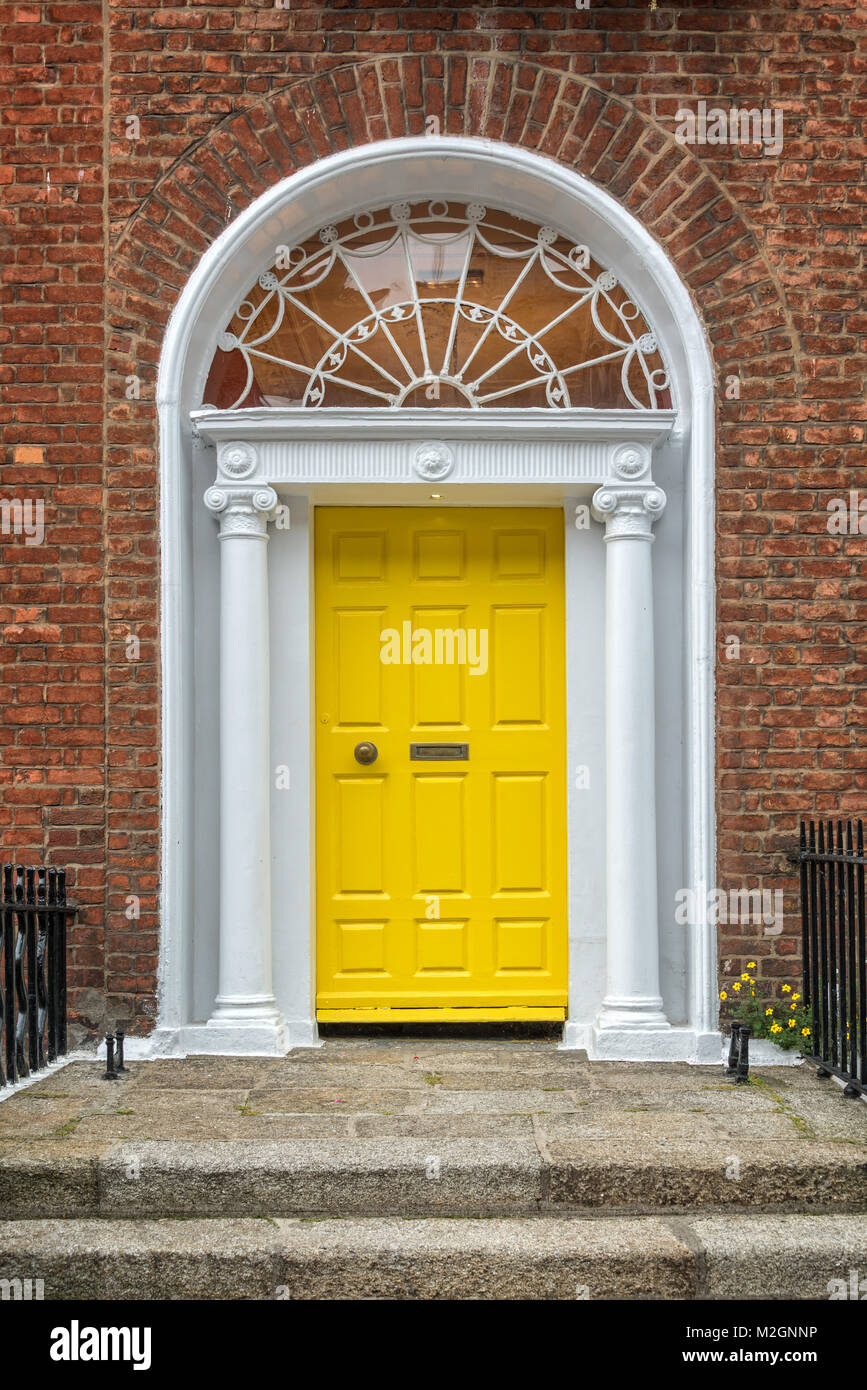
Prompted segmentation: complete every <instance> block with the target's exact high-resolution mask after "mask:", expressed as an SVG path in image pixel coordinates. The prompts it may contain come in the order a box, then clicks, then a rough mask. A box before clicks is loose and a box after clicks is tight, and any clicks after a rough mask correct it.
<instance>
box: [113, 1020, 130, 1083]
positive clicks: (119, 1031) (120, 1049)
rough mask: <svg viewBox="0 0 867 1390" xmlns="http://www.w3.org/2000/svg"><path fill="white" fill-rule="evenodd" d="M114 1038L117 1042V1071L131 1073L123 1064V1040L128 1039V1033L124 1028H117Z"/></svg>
mask: <svg viewBox="0 0 867 1390" xmlns="http://www.w3.org/2000/svg"><path fill="white" fill-rule="evenodd" d="M114 1036H115V1041H116V1042H117V1061H116V1062H115V1071H118V1072H121V1071H129V1067H125V1066H124V1064H123V1040H124V1038H125V1037H126V1033H125V1032H124V1031H123V1029H122V1028H117V1029H116V1030H115V1034H114Z"/></svg>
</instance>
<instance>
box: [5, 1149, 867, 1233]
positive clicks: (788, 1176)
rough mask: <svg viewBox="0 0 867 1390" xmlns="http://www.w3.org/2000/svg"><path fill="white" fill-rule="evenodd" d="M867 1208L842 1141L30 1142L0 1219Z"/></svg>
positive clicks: (14, 1156) (18, 1157)
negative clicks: (798, 1144)
mask: <svg viewBox="0 0 867 1390" xmlns="http://www.w3.org/2000/svg"><path fill="white" fill-rule="evenodd" d="M696 1211H701V1212H715V1211H719V1212H725V1211H731V1212H743V1211H753V1212H761V1211H764V1212H769V1213H783V1212H793V1213H794V1212H804V1213H809V1212H828V1213H834V1212H837V1213H845V1212H852V1213H855V1212H859V1211H862V1212H863V1211H867V1159H865V1150H864V1148H863V1146H861V1145H857V1144H852V1143H847V1142H846V1141H843V1140H841V1141H839V1142H836V1143H833V1142H820V1141H816V1142H812V1143H808V1144H802V1145H800V1146H798V1147H794V1146H788V1145H786V1144H783V1143H780V1142H778V1141H768V1142H766V1143H759V1142H757V1141H755V1140H754V1139H749V1140H738V1139H735V1138H727V1139H725V1140H720V1141H718V1142H716V1143H710V1142H703V1143H696V1142H694V1141H691V1140H687V1139H684V1140H683V1141H680V1140H677V1139H672V1140H670V1141H665V1140H663V1139H662V1138H656V1139H654V1140H650V1139H645V1140H644V1142H643V1143H642V1144H641V1145H638V1144H636V1142H635V1140H634V1138H631V1139H628V1140H626V1139H622V1138H621V1139H617V1138H614V1137H608V1138H587V1137H581V1138H577V1137H572V1138H563V1139H553V1138H551V1137H550V1136H548V1137H545V1136H544V1135H541V1134H540V1135H538V1136H537V1140H536V1142H534V1141H533V1140H531V1139H518V1138H503V1139H499V1140H498V1139H489V1138H485V1139H481V1138H472V1139H470V1138H458V1139H455V1138H448V1139H447V1138H443V1137H441V1136H440V1137H428V1138H423V1139H419V1138H395V1137H393V1136H392V1137H387V1138H386V1137H383V1138H375V1139H358V1138H356V1139H349V1138H347V1139H340V1140H334V1139H298V1140H272V1141H264V1140H262V1141H260V1140H194V1141H184V1140H158V1141H157V1140H150V1141H149V1140H138V1141H125V1142H116V1143H110V1142H109V1143H106V1142H102V1141H87V1140H77V1139H75V1138H74V1137H73V1138H70V1139H66V1140H64V1141H63V1142H62V1143H58V1142H55V1143H53V1144H50V1143H48V1142H46V1141H45V1140H33V1141H29V1140H27V1139H22V1141H21V1142H20V1143H17V1144H12V1145H11V1146H10V1147H8V1148H7V1149H6V1150H5V1151H4V1152H3V1154H2V1159H0V1217H3V1218H4V1219H21V1220H26V1219H35V1218H37V1217H58V1218H63V1217H69V1218H84V1217H102V1218H132V1217H176V1216H188V1217H217V1216H225V1217H266V1216H271V1217H304V1216H307V1217H313V1216H322V1217H351V1216H358V1217H379V1216H384V1217H392V1216H399V1217H435V1216H441V1217H442V1216H448V1217H481V1216H488V1217H518V1216H538V1215H552V1216H557V1215H559V1214H562V1213H575V1214H582V1213H583V1214H591V1213H598V1212H605V1213H607V1214H609V1215H618V1214H619V1215H641V1214H645V1215H652V1214H654V1213H659V1212H664V1213H674V1214H676V1213H678V1212H682V1213H695V1212H696Z"/></svg>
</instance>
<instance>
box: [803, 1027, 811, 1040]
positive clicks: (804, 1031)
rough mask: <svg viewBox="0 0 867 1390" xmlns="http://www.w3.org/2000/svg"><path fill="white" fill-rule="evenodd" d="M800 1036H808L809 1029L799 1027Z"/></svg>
mask: <svg viewBox="0 0 867 1390" xmlns="http://www.w3.org/2000/svg"><path fill="white" fill-rule="evenodd" d="M801 1036H802V1037H805V1038H808V1037H809V1036H810V1030H809V1028H802V1029H801Z"/></svg>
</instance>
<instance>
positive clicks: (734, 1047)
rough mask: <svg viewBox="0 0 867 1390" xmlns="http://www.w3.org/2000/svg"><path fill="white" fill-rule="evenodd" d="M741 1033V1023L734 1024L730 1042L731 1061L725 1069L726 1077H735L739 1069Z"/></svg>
mask: <svg viewBox="0 0 867 1390" xmlns="http://www.w3.org/2000/svg"><path fill="white" fill-rule="evenodd" d="M740 1031H741V1025H740V1024H739V1023H733V1024H732V1034H731V1039H730V1041H729V1060H728V1065H727V1066H726V1069H725V1075H726V1076H734V1075H736V1073H737V1069H738V1034H739V1033H740Z"/></svg>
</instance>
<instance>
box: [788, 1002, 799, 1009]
mask: <svg viewBox="0 0 867 1390" xmlns="http://www.w3.org/2000/svg"><path fill="white" fill-rule="evenodd" d="M797 1007H798V1006H797V1004H795V1003H792V1004H790V1005H789V1008H790V1009H796V1008H797Z"/></svg>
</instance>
